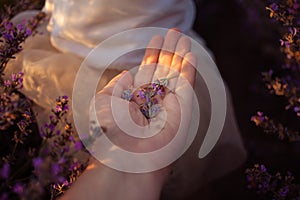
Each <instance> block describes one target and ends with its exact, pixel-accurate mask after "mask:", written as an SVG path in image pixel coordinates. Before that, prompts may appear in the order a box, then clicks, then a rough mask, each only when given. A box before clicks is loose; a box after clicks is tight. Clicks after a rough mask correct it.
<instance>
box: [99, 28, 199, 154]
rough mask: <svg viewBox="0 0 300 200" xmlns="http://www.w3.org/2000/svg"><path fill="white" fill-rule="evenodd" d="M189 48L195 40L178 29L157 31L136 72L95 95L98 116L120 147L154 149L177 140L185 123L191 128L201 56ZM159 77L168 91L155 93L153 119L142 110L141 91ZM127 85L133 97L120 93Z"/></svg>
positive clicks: (131, 150)
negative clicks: (198, 59) (196, 68)
mask: <svg viewBox="0 0 300 200" xmlns="http://www.w3.org/2000/svg"><path fill="white" fill-rule="evenodd" d="M190 49H191V41H190V39H189V38H188V37H185V36H183V35H182V34H181V33H179V32H177V31H175V30H170V31H169V32H168V33H167V35H166V37H165V38H163V37H162V36H155V37H153V38H152V40H151V41H150V42H149V44H148V47H147V49H146V52H145V56H144V58H143V61H142V63H141V65H140V67H139V69H138V72H137V74H136V75H135V76H133V75H132V74H131V73H130V72H127V71H123V72H122V73H121V74H119V75H118V76H116V77H115V78H114V79H113V80H111V81H110V82H109V83H108V84H107V85H106V87H104V89H103V90H101V91H100V92H99V93H98V94H97V95H96V97H95V109H96V115H97V120H98V121H99V122H100V124H101V126H102V127H105V130H106V136H107V137H108V138H109V139H110V140H111V141H112V142H113V143H114V144H115V145H116V146H118V147H121V148H123V149H125V150H127V151H130V152H138V153H142V152H149V151H154V150H157V149H160V148H162V147H163V146H165V145H166V144H168V143H169V142H170V141H171V140H172V139H173V137H174V136H175V135H176V133H177V132H178V129H179V124H180V123H182V124H183V125H184V126H183V127H185V129H188V126H189V125H188V124H189V121H190V120H189V119H190V116H191V111H192V99H193V94H194V92H193V84H194V81H195V74H196V70H195V68H194V67H195V66H196V58H195V56H194V54H193V53H191V52H190ZM157 80H167V85H166V87H165V91H164V94H163V95H158V94H157V95H155V96H154V97H153V98H154V99H155V101H156V102H157V105H159V111H157V110H156V112H157V113H156V115H155V116H154V117H152V118H150V119H149V117H147V116H145V115H144V114H143V113H142V112H141V105H143V104H145V98H140V95H139V90H140V89H141V88H142V89H143V88H145V87H148V86H151V83H153V82H155V81H157ZM128 88H131V90H130V91H131V94H132V95H133V98H132V99H130V101H126V100H124V99H123V98H121V96H122V94H123V92H124V91H126V90H128ZM155 106H156V105H155ZM148 109H149V107H148ZM185 131H186V132H187V130H185ZM141 138H142V139H141Z"/></svg>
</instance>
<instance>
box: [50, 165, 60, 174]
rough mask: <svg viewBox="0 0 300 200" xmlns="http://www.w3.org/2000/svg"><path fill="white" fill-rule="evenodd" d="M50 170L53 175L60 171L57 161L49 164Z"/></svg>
mask: <svg viewBox="0 0 300 200" xmlns="http://www.w3.org/2000/svg"><path fill="white" fill-rule="evenodd" d="M51 172H52V174H53V175H54V176H57V175H58V174H59V173H60V172H61V167H60V165H59V164H58V163H53V164H52V166H51Z"/></svg>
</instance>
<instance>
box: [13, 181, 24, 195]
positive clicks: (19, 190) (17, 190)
mask: <svg viewBox="0 0 300 200" xmlns="http://www.w3.org/2000/svg"><path fill="white" fill-rule="evenodd" d="M13 191H14V193H16V194H18V195H22V193H23V191H24V188H23V185H22V184H21V183H17V184H15V185H14V187H13Z"/></svg>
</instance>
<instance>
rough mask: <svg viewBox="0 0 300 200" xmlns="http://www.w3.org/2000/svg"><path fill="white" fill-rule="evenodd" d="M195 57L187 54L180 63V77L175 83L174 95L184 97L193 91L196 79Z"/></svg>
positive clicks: (192, 54) (190, 53)
mask: <svg viewBox="0 0 300 200" xmlns="http://www.w3.org/2000/svg"><path fill="white" fill-rule="evenodd" d="M196 66H197V57H196V56H195V54H194V53H192V52H189V53H187V54H186V55H185V56H184V58H183V61H182V67H181V72H180V76H179V78H178V80H177V83H176V88H175V93H176V94H178V95H179V96H185V95H187V93H193V91H190V90H192V89H193V86H194V84H195V79H196Z"/></svg>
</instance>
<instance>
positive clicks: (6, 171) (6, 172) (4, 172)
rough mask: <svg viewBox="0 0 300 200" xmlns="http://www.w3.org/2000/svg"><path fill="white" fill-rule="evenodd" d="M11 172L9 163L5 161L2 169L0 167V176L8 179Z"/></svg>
mask: <svg viewBox="0 0 300 200" xmlns="http://www.w3.org/2000/svg"><path fill="white" fill-rule="evenodd" d="M9 174H10V165H9V164H8V163H4V165H3V167H2V169H0V176H1V177H2V178H4V179H8V177H9Z"/></svg>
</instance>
